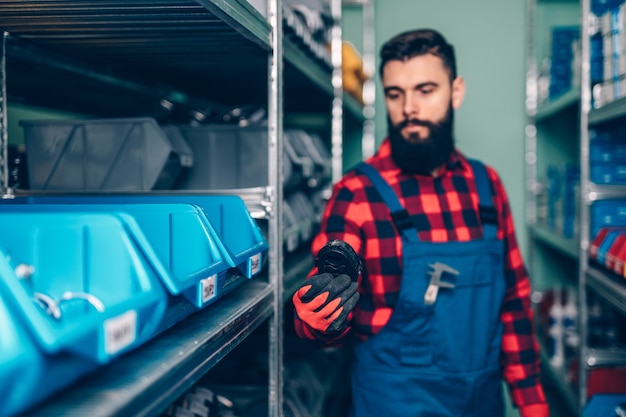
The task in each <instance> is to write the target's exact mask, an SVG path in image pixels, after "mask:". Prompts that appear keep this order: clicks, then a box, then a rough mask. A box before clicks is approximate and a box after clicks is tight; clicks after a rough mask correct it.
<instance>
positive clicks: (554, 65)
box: [549, 26, 580, 99]
mask: <svg viewBox="0 0 626 417" xmlns="http://www.w3.org/2000/svg"><path fill="white" fill-rule="evenodd" d="M579 37H580V28H579V27H578V26H556V27H553V28H552V39H551V44H550V46H551V52H550V90H549V98H550V99H555V98H557V97H559V96H561V95H562V94H564V93H565V92H567V91H569V90H571V88H572V83H573V81H574V80H573V73H574V71H573V66H574V55H575V53H574V48H575V45H576V41H577V40H578V39H579Z"/></svg>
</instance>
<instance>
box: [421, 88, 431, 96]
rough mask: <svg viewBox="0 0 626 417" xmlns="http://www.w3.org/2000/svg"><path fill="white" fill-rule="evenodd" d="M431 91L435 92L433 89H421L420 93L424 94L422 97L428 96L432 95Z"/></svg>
mask: <svg viewBox="0 0 626 417" xmlns="http://www.w3.org/2000/svg"><path fill="white" fill-rule="evenodd" d="M433 91H435V90H434V89H433V88H422V89H421V90H420V92H421V93H422V94H424V95H428V94H430V93H432V92H433Z"/></svg>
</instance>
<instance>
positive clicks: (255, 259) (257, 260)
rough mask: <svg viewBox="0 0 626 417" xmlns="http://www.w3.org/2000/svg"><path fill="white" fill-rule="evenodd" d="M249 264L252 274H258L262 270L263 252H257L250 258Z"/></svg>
mask: <svg viewBox="0 0 626 417" xmlns="http://www.w3.org/2000/svg"><path fill="white" fill-rule="evenodd" d="M248 265H249V268H250V276H253V275H256V274H258V273H259V272H260V271H261V254H260V253H257V254H256V255H254V256H251V257H250V259H248Z"/></svg>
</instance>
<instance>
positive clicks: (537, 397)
mask: <svg viewBox="0 0 626 417" xmlns="http://www.w3.org/2000/svg"><path fill="white" fill-rule="evenodd" d="M489 175H490V178H491V181H492V184H493V187H494V191H495V193H494V194H495V196H496V197H495V198H496V199H497V200H499V201H497V202H496V206H500V207H502V215H501V218H502V222H503V228H502V229H503V230H504V244H505V253H506V255H505V278H506V286H507V290H506V294H505V298H504V301H503V305H502V312H501V315H500V317H501V320H502V323H503V325H504V332H503V335H502V355H501V361H502V366H503V372H504V379H505V380H506V382H507V384H508V386H509V389H510V392H511V398H512V400H513V403H514V404H515V405H516V406H517V407H519V408H520V410H523V409H524V407H527V406H531V405H533V404H539V403H544V404H545V402H546V398H545V394H544V391H543V387H542V385H541V382H540V368H539V366H540V364H539V360H540V359H539V358H540V356H539V345H538V343H537V338H536V336H535V334H536V333H535V330H534V326H533V310H532V307H531V303H530V291H531V287H530V280H529V278H528V273H527V270H526V267H525V265H524V261H523V259H522V254H521V252H520V249H519V246H518V244H517V239H516V237H515V226H514V224H513V217H512V215H511V210H510V206H509V202H508V197H507V194H506V190H505V189H504V186H503V184H502V182H501V181H500V178H499V177H498V175H497V174H496V173H495V171H493V170H491V169H490V170H489Z"/></svg>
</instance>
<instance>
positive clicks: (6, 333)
mask: <svg viewBox="0 0 626 417" xmlns="http://www.w3.org/2000/svg"><path fill="white" fill-rule="evenodd" d="M4 259H5V258H4V256H2V257H1V258H0V279H2V277H4V276H5V275H6V274H7V271H8V267H7V265H6V262H5V261H4ZM42 359H43V358H42V356H41V354H40V353H39V351H38V349H37V347H36V345H35V343H34V341H33V339H32V338H31V336H30V334H28V333H27V332H26V330H25V329H24V327H23V325H22V324H21V323H20V321H19V320H18V319H17V317H16V314H15V313H14V312H12V311H11V310H10V309H9V306H8V305H7V303H6V301H5V300H4V297H2V296H0V410H1V411H0V415H14V414H16V413H18V412H20V411H21V410H23V409H24V408H25V407H26V406H27V404H28V403H30V402H32V397H33V396H34V395H36V394H37V392H36V391H34V390H33V389H34V388H35V387H37V385H38V383H39V376H40V370H41V368H42Z"/></svg>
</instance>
